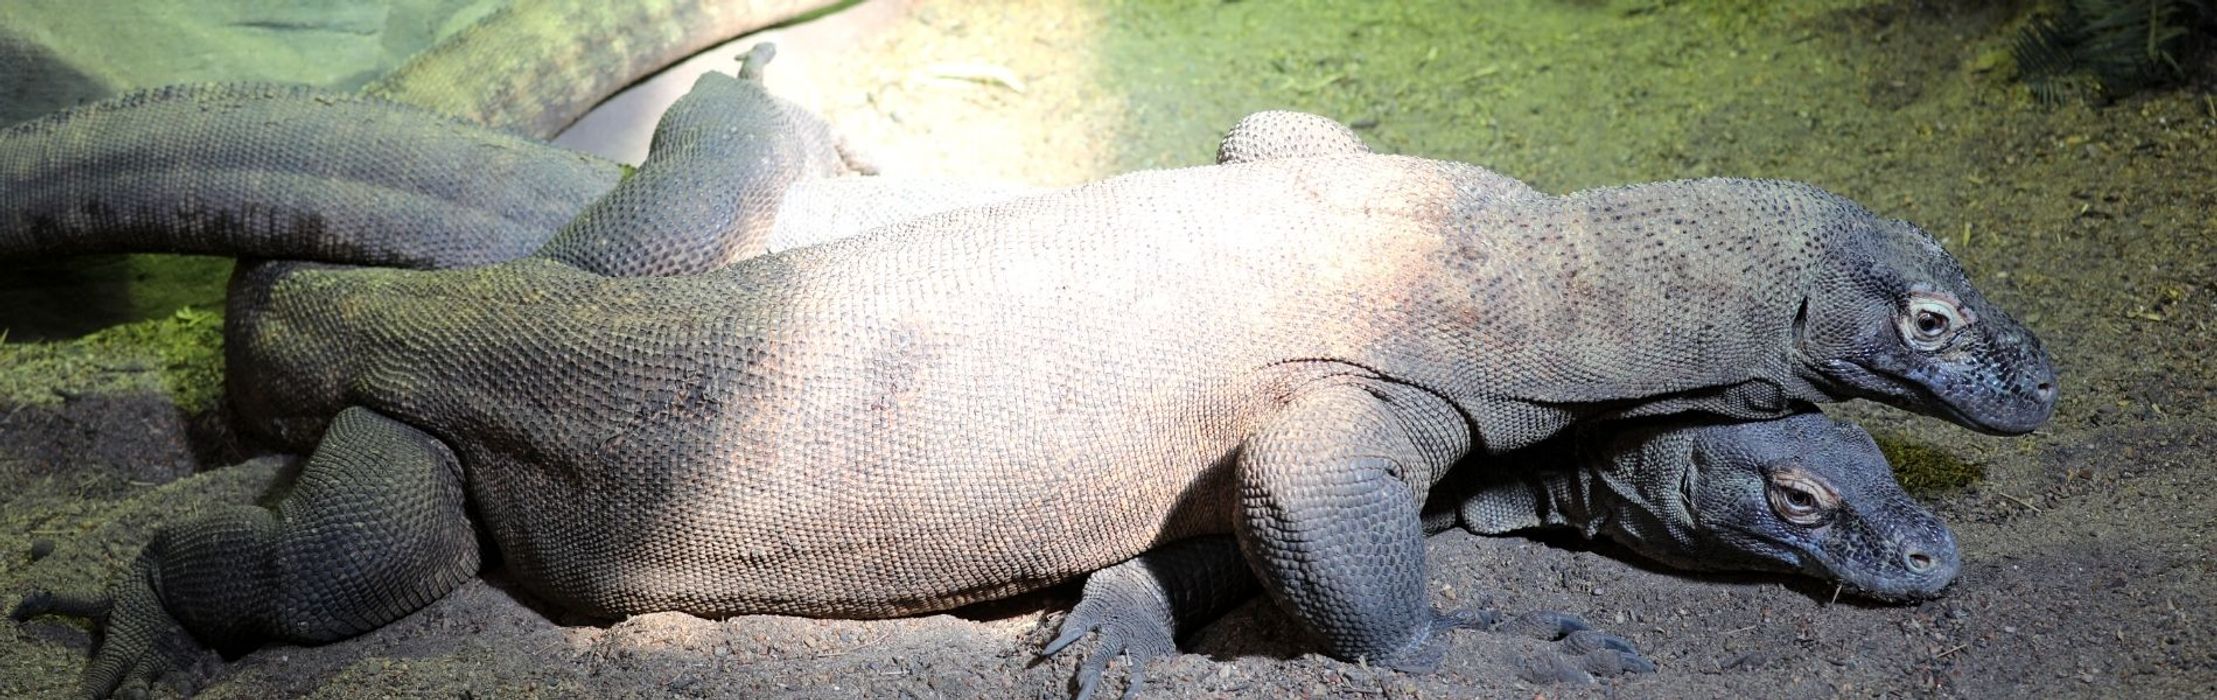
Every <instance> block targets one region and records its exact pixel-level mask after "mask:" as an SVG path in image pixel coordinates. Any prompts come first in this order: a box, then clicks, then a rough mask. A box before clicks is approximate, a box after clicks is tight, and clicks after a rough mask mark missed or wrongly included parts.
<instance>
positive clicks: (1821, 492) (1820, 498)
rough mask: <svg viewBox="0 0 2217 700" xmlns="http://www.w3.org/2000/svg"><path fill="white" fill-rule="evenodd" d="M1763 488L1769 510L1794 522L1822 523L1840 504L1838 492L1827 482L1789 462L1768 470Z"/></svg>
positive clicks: (1829, 517) (1803, 523) (1799, 523)
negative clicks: (1768, 503) (1767, 482)
mask: <svg viewBox="0 0 2217 700" xmlns="http://www.w3.org/2000/svg"><path fill="white" fill-rule="evenodd" d="M1765 491H1766V492H1767V493H1766V495H1768V496H1769V498H1770V504H1771V510H1773V511H1776V512H1777V513H1778V517H1780V518H1782V519H1784V520H1785V521H1786V522H1789V523H1793V524H1795V525H1822V524H1824V522H1825V521H1826V520H1829V519H1831V517H1832V510H1833V509H1834V508H1838V507H1839V505H1840V495H1839V493H1838V492H1836V491H1833V490H1832V486H1831V485H1830V484H1826V483H1825V482H1824V480H1823V479H1819V478H1817V477H1815V476H1812V475H1810V474H1809V473H1808V472H1805V471H1802V470H1801V468H1800V467H1797V466H1792V465H1787V466H1782V467H1778V468H1775V469H1773V470H1771V473H1770V488H1768V489H1765Z"/></svg>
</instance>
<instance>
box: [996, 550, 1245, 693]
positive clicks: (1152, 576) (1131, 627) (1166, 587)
mask: <svg viewBox="0 0 2217 700" xmlns="http://www.w3.org/2000/svg"><path fill="white" fill-rule="evenodd" d="M1258 590H1259V589H1258V587H1257V586H1256V584H1255V577H1254V576H1253V575H1251V574H1249V573H1247V567H1246V564H1245V563H1244V562H1243V561H1242V560H1241V559H1240V556H1239V543H1238V542H1237V541H1236V540H1234V539H1233V538H1231V537H1229V536H1224V535H1210V536H1204V537H1194V538H1189V539H1183V540H1179V541H1176V542H1172V543H1169V544H1166V545H1163V546H1160V547H1156V548H1154V549H1151V550H1148V551H1147V553H1145V554H1141V555H1139V556H1137V557H1133V558H1132V559H1130V560H1128V561H1125V562H1124V563H1122V564H1117V565H1115V566H1111V567H1109V568H1106V569H1102V570H1100V571H1096V572H1093V575H1091V576H1087V577H1086V579H1085V594H1084V596H1083V597H1081V598H1079V600H1078V604H1077V606H1076V607H1074V608H1071V610H1070V614H1069V615H1068V616H1066V617H1064V618H1062V628H1061V632H1060V634H1058V635H1056V637H1055V639H1054V641H1051V642H1048V643H1047V646H1046V647H1044V648H1043V649H1041V650H1040V653H1039V654H1040V656H1053V655H1055V654H1057V653H1059V652H1061V651H1062V650H1063V649H1066V648H1068V647H1069V646H1070V645H1071V644H1072V643H1075V642H1077V641H1078V640H1080V639H1083V638H1085V636H1086V635H1088V634H1094V633H1099V637H1100V642H1099V643H1098V644H1096V645H1095V646H1094V647H1093V652H1092V653H1090V654H1087V655H1086V657H1085V661H1084V662H1083V664H1082V665H1080V666H1079V667H1078V675H1077V677H1076V678H1074V679H1072V680H1073V681H1075V682H1076V683H1077V685H1078V700H1086V699H1087V698H1091V697H1093V694H1094V692H1095V691H1096V690H1098V689H1099V687H1100V683H1101V674H1102V673H1103V672H1104V671H1107V670H1108V665H1109V662H1110V661H1113V660H1115V659H1116V657H1117V656H1123V657H1124V658H1125V661H1124V668H1125V672H1124V697H1125V698H1126V699H1127V700H1129V699H1130V698H1135V697H1138V696H1139V689H1140V688H1141V687H1142V686H1143V685H1144V683H1145V681H1146V674H1147V666H1148V665H1149V664H1150V663H1152V662H1153V661H1154V660H1155V659H1158V658H1162V657H1165V656H1169V655H1171V654H1173V653H1176V652H1177V651H1178V646H1177V638H1178V637H1181V636H1184V635H1185V634H1187V633H1190V632H1192V631H1193V630H1195V629H1197V628H1199V627H1200V626H1201V625H1203V624H1206V623H1207V622H1208V621H1210V620H1214V619H1216V618H1218V617H1221V616H1223V614H1224V612H1225V611H1227V610H1230V609H1231V607H1232V606H1233V605H1237V604H1238V603H1240V602H1241V601H1244V600H1246V599H1248V598H1249V597H1252V596H1254V595H1255V593H1256V592H1257V591H1258Z"/></svg>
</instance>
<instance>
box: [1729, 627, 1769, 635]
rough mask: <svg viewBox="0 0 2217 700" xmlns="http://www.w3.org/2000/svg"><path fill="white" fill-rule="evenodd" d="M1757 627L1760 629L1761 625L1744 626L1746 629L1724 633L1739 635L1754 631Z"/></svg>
mask: <svg viewBox="0 0 2217 700" xmlns="http://www.w3.org/2000/svg"><path fill="white" fill-rule="evenodd" d="M1757 627H1761V625H1748V626H1746V627H1742V628H1739V629H1736V630H1726V631H1725V634H1739V633H1741V632H1746V631H1748V630H1751V629H1755V628H1757Z"/></svg>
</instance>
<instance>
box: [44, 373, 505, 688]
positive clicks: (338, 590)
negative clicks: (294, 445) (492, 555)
mask: <svg viewBox="0 0 2217 700" xmlns="http://www.w3.org/2000/svg"><path fill="white" fill-rule="evenodd" d="M478 562H479V559H478V550H477V539H476V534H475V531H474V530H472V529H471V525H470V522H469V518H468V516H467V515H466V513H465V510H464V506H463V496H462V474H461V467H460V465H459V464H458V463H457V462H456V461H455V459H454V455H453V453H451V452H450V451H448V450H447V448H446V447H445V446H444V445H443V444H441V443H439V442H438V440H437V439H436V438H433V437H431V436H430V435H428V434H425V433H423V432H422V431H419V430H416V429H415V428H411V427H409V426H407V425H404V424H401V423H400V422H398V421H394V420H392V419H390V418H386V417H384V416H381V415H378V414H376V413H374V412H371V411H369V410H368V409H360V408H357V409H349V410H347V411H345V412H343V413H340V414H339V416H338V417H337V418H334V419H333V420H332V422H331V428H330V430H329V432H328V433H327V434H326V436H325V439H324V441H323V443H322V444H321V445H319V446H318V447H317V448H316V452H315V454H313V455H311V456H310V457H309V458H308V462H307V464H306V465H305V466H303V467H302V468H301V472H300V478H299V480H298V481H297V482H296V483H295V484H294V486H293V487H292V491H291V493H289V494H288V495H287V496H286V497H285V498H284V499H283V500H282V501H280V502H279V504H278V505H277V506H276V508H275V509H265V508H260V507H255V506H234V507H229V508H223V509H219V510H215V511H212V512H208V513H205V514H203V515H202V516H201V517H199V518H197V519H195V520H192V521H189V522H185V523H180V524H178V525H175V526H171V527H168V528H165V529H163V530H162V531H161V533H160V534H158V535H156V536H155V539H154V541H153V542H152V543H150V544H148V545H147V547H146V550H145V551H144V552H142V553H141V554H140V555H139V558H138V559H137V561H135V562H134V563H133V564H132V566H131V569H130V571H128V572H126V573H125V574H124V575H123V577H122V578H119V579H117V580H116V581H115V582H114V584H113V585H112V586H111V588H110V589H109V593H108V594H107V595H105V596H90V595H70V594H53V593H48V592H38V593H33V594H31V595H28V596H25V597H24V599H23V601H22V602H21V603H19V604H17V605H16V608H15V610H14V611H13V612H12V613H11V616H12V617H14V618H15V619H16V620H18V621H21V620H27V619H29V618H31V617H33V616H37V615H62V616H69V617H86V618H93V619H95V620H98V621H100V622H102V625H101V628H102V637H103V638H102V639H101V640H100V642H99V645H98V646H97V647H96V648H95V650H94V652H93V660H92V664H91V665H90V666H89V667H87V668H86V670H85V679H84V686H83V687H84V690H85V692H86V694H88V695H91V696H93V697H105V696H107V695H109V694H111V693H115V694H121V695H126V696H128V695H134V694H138V693H141V692H143V691H144V690H145V688H146V687H147V686H149V685H151V684H152V683H154V682H155V681H157V680H159V679H161V678H162V677H163V676H164V675H166V674H169V673H170V672H172V671H180V670H185V669H190V668H193V667H195V666H197V665H200V664H202V663H206V662H209V661H212V657H213V654H211V653H210V652H209V649H210V647H213V648H214V649H216V650H238V649H245V648H251V647H252V646H253V645H255V644H258V643H260V642H262V641H264V640H279V641H290V642H295V643H314V642H327V641H332V640H336V639H343V638H346V637H351V636H354V635H357V634H361V633H363V632H367V631H369V630H372V629H376V628H378V627H380V626H383V625H385V624H387V623H390V622H392V621H394V620H398V619H400V618H401V617H402V616H405V615H407V614H408V613H411V612H414V611H416V610H417V609H419V608H422V607H423V606H425V605H429V604H430V603H431V601H433V600H437V599H438V598H439V597H440V596H443V595H446V594H447V592H448V591H451V590H453V589H454V588H455V587H456V586H459V585H461V584H462V582H463V581H466V580H468V579H469V578H470V577H472V576H475V575H476V574H477V568H478ZM188 630H190V631H189V632H188ZM186 675H188V676H195V677H197V676H201V675H204V674H197V673H196V674H186Z"/></svg>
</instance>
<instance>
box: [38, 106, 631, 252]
mask: <svg viewBox="0 0 2217 700" xmlns="http://www.w3.org/2000/svg"><path fill="white" fill-rule="evenodd" d="M622 174H623V171H622V168H620V167H619V166H617V165H616V164H615V163H612V162H609V161H605V160H601V159H598V158H593V157H590V156H586V155H583V154H578V153H574V152H569V151H564V150H562V149H559V148H554V147H552V146H547V145H545V144H541V143H538V142H536V141H532V140H530V139H526V138H521V137H517V136H514V135H510V134H506V133H502V132H499V131H495V130H492V129H487V128H484V127H481V126H476V125H472V124H468V123H465V122H461V121H459V120H455V119H451V118H447V117H441V116H438V115H434V114H431V113H429V112H426V111H423V110H421V109H417V108H414V107H409V106H406V105H400V104H395V103H392V102H388V101H385V100H380V99H375V98H366V97H359V96H354V95H345V94H333V93H328V92H323V91H319V90H315V89H311V88H305V87H291V86H276V85H202V86H179V87H167V88H157V89H154V90H148V91H143V92H137V93H132V94H129V95H125V96H123V97H120V98H117V99H114V100H109V101H105V102H100V103H95V104H91V105H86V106H83V107H79V108H75V109H71V110H66V111H63V112H59V113H56V114H53V115H50V116H47V117H42V118H39V119H35V120H32V121H30V122H25V123H23V124H18V125H15V126H13V127H9V128H6V129H0V258H28V257H34V256H36V257H51V256H58V255H76V254H85V253H113V252H164V253H198V254H206V255H231V256H239V257H264V258H281V259H292V260H317V261H323V262H333V263H348V264H358V265H381V266H394V267H423V268H430V267H462V266H469V265H482V264H486V263H492V262H501V261H506V260H514V259H516V258H519V257H522V256H524V255H528V254H530V253H531V252H532V251H534V250H538V249H539V247H540V246H541V245H542V244H543V243H544V242H545V241H546V239H547V238H548V236H549V235H551V234H552V233H553V232H554V231H555V230H556V229H558V228H560V227H561V226H562V225H563V223H564V222H567V221H570V220H572V219H574V218H576V215H577V213H578V212H580V211H582V210H583V209H584V208H585V206H586V205H587V204H590V203H591V202H592V201H593V200H594V198H597V197H600V196H601V195H603V194H606V193H607V192H608V190H609V188H611V187H614V186H615V184H616V182H617V181H618V180H619V179H620V178H621V177H622Z"/></svg>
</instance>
